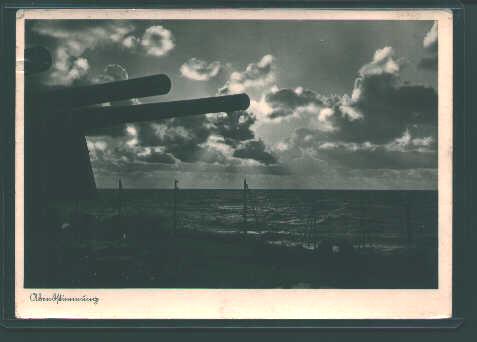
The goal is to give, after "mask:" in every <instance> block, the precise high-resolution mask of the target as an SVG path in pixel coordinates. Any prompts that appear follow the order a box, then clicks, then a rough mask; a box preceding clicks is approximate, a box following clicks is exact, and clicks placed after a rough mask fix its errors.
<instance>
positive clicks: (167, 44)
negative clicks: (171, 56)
mask: <svg viewBox="0 0 477 342" xmlns="http://www.w3.org/2000/svg"><path fill="white" fill-rule="evenodd" d="M141 46H142V47H143V48H144V50H145V51H146V53H147V54H148V55H151V56H156V57H161V56H165V55H167V54H168V53H169V52H170V51H171V50H172V49H173V48H174V46H175V44H174V38H173V36H172V33H171V31H169V30H168V29H166V28H165V27H163V26H161V25H156V26H151V27H149V28H148V29H146V31H144V34H143V36H142V39H141Z"/></svg>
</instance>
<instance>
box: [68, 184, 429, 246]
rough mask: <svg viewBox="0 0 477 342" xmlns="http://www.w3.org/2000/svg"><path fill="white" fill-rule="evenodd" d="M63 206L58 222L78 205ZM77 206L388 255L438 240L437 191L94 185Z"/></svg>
mask: <svg viewBox="0 0 477 342" xmlns="http://www.w3.org/2000/svg"><path fill="white" fill-rule="evenodd" d="M174 198H175V200H174ZM62 206H63V210H62V212H63V213H64V216H65V217H64V220H67V219H68V218H67V216H68V213H70V212H72V211H73V210H78V208H76V209H73V208H71V206H68V204H62ZM79 207H80V209H79V210H81V212H83V213H86V214H88V215H91V216H93V217H95V218H96V220H97V221H102V220H107V219H109V218H111V217H113V216H115V215H117V214H118V212H119V210H120V211H121V215H123V216H130V217H131V216H134V217H141V216H148V217H161V218H163V220H162V222H163V227H160V228H165V229H168V228H171V225H172V224H173V223H172V222H174V217H175V222H176V223H175V227H176V229H184V230H197V231H206V232H211V233H216V234H233V233H239V232H247V234H248V235H250V236H256V237H257V239H262V240H264V241H265V242H268V243H271V244H281V245H286V246H297V245H301V246H303V247H305V248H310V249H313V248H316V247H317V242H319V241H322V240H331V241H347V242H348V243H349V244H352V245H353V246H355V247H373V248H375V249H377V250H381V251H382V252H390V253H391V252H395V251H398V250H399V249H402V248H405V247H406V246H408V245H409V244H414V245H415V244H423V245H426V246H435V242H436V241H437V192H436V191H372V190H369V191H368V190H359V191H347V190H254V189H251V190H249V191H248V193H247V195H246V198H245V192H244V191H242V190H215V189H214V190H178V191H177V192H174V190H128V189H125V190H122V191H121V193H119V191H117V190H99V191H98V196H97V199H95V200H89V201H82V202H81V203H79ZM119 208H120V209H119ZM174 208H175V209H174ZM433 248H434V247H433Z"/></svg>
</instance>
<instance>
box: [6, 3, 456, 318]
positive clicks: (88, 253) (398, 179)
mask: <svg viewBox="0 0 477 342" xmlns="http://www.w3.org/2000/svg"><path fill="white" fill-rule="evenodd" d="M452 29H453V17H452V12H451V11H447V10H427V9H419V10H417V9H415V10H413V9H406V10H385V9H383V10H356V9H355V10H320V9H270V8H268V9H150V10H147V11H146V10H139V9H138V10H133V9H129V10H125V9H123V10H112V9H107V10H104V9H94V10H93V9H68V10H66V9H48V10H46V9H43V10H42V9H31V10H20V11H18V12H17V27H16V30H17V52H16V53H17V70H16V118H15V122H16V126H15V157H16V158H15V173H16V179H15V193H16V197H15V210H16V216H15V251H16V260H15V274H16V275H15V292H16V293H15V312H16V316H17V317H18V318H25V319H27V318H78V319H79V318H91V319H93V318H95V319H111V318H118V319H119V318H121V319H124V318H128V319H146V318H147V319H365V318H366V319H377V318H379V319H387V318H396V319H404V318H405V319H433V318H449V317H451V315H452V146H453V145H452V144H453V143H452V123H453V102H452V96H453V72H452V69H453V39H452V37H453V32H452Z"/></svg>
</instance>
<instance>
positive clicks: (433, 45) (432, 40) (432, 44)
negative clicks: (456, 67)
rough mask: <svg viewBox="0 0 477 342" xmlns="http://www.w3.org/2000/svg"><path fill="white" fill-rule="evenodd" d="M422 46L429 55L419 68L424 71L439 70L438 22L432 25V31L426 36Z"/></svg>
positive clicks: (420, 62) (424, 58) (420, 63)
mask: <svg viewBox="0 0 477 342" xmlns="http://www.w3.org/2000/svg"><path fill="white" fill-rule="evenodd" d="M422 46H423V47H424V50H425V52H426V53H427V54H428V55H429V56H426V57H423V58H422V59H421V60H420V61H419V64H418V67H419V68H421V69H424V70H431V71H435V70H437V61H438V58H437V47H438V30H437V21H435V22H434V23H433V24H432V27H431V28H430V30H429V31H428V32H427V33H426V35H425V36H424V39H423V41H422Z"/></svg>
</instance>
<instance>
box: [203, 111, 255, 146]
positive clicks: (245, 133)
mask: <svg viewBox="0 0 477 342" xmlns="http://www.w3.org/2000/svg"><path fill="white" fill-rule="evenodd" d="M255 120H256V119H255V117H254V116H252V115H251V114H250V113H249V112H247V111H235V112H232V113H223V114H219V115H217V116H215V118H214V119H211V121H212V122H213V124H214V128H213V132H214V133H215V134H217V135H218V136H220V137H222V138H223V139H224V142H225V143H226V144H227V145H230V146H232V147H236V146H237V145H238V144H239V143H240V142H242V141H245V140H250V139H253V138H254V137H255V135H254V133H253V131H252V130H251V126H252V125H253V124H254V123H255Z"/></svg>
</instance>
